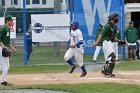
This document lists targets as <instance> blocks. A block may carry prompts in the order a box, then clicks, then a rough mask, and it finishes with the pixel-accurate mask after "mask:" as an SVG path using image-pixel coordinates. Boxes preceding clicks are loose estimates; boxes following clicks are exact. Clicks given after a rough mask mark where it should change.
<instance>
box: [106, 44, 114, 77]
mask: <svg viewBox="0 0 140 93" xmlns="http://www.w3.org/2000/svg"><path fill="white" fill-rule="evenodd" d="M103 50H104V51H105V52H106V54H107V56H108V61H107V63H106V65H105V66H106V71H107V72H106V73H107V76H109V77H112V76H114V74H112V72H113V69H114V67H115V62H116V56H115V53H114V49H113V43H112V42H111V41H104V42H103Z"/></svg>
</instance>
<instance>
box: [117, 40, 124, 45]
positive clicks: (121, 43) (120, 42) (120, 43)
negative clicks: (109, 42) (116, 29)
mask: <svg viewBox="0 0 140 93" xmlns="http://www.w3.org/2000/svg"><path fill="white" fill-rule="evenodd" d="M125 44H126V42H125V41H122V40H119V41H118V45H125Z"/></svg>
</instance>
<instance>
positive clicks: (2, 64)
mask: <svg viewBox="0 0 140 93" xmlns="http://www.w3.org/2000/svg"><path fill="white" fill-rule="evenodd" d="M9 67H10V64H9V57H3V56H2V47H1V46H0V71H2V80H1V82H3V81H6V78H7V73H8V69H9Z"/></svg>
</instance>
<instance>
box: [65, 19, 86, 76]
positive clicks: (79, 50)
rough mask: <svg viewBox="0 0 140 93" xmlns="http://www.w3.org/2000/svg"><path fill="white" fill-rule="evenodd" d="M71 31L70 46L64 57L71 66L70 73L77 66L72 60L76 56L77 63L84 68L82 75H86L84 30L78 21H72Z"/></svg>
mask: <svg viewBox="0 0 140 93" xmlns="http://www.w3.org/2000/svg"><path fill="white" fill-rule="evenodd" d="M71 29H72V30H71V33H70V41H71V44H70V48H69V49H68V50H67V52H66V54H65V56H64V59H65V61H66V62H68V64H69V65H70V66H71V68H70V71H69V73H73V71H74V69H75V68H76V65H75V64H74V63H73V62H72V61H71V58H72V57H73V56H74V57H75V59H76V62H77V64H78V65H79V67H80V68H81V70H82V74H81V75H80V77H85V76H86V74H87V71H86V69H85V66H84V64H83V52H84V50H83V47H82V44H83V35H82V32H81V31H80V29H79V23H78V22H77V21H72V22H71Z"/></svg>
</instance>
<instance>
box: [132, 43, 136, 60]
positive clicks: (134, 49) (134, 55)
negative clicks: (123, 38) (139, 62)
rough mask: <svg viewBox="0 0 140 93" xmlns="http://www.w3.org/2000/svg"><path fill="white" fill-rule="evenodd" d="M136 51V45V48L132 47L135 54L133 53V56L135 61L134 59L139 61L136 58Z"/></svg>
mask: <svg viewBox="0 0 140 93" xmlns="http://www.w3.org/2000/svg"><path fill="white" fill-rule="evenodd" d="M136 51H137V46H136V45H135V46H133V47H132V52H133V53H132V56H133V59H134V60H136V59H137V58H136Z"/></svg>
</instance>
